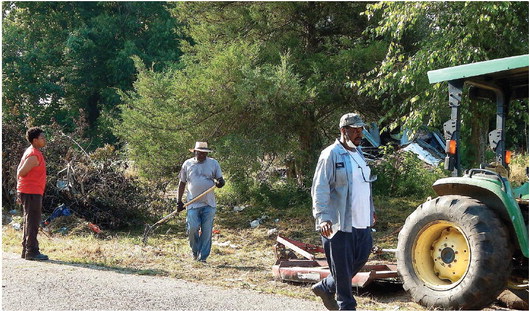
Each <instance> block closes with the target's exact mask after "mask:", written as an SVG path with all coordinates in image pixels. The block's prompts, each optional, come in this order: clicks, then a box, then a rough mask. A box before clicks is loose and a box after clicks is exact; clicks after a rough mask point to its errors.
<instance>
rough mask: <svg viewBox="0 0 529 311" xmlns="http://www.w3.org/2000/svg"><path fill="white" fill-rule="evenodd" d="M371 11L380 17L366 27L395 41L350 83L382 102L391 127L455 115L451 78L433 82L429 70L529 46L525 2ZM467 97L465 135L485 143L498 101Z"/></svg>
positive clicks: (374, 7) (404, 5) (407, 5)
mask: <svg viewBox="0 0 529 311" xmlns="http://www.w3.org/2000/svg"><path fill="white" fill-rule="evenodd" d="M365 14H366V16H367V17H369V18H370V19H371V21H372V22H373V24H372V26H371V27H370V28H369V29H368V30H367V31H366V33H368V34H369V35H370V36H371V40H373V41H379V40H383V41H385V42H387V46H388V49H387V53H386V56H385V58H384V59H383V60H382V62H381V63H380V64H379V65H378V66H376V67H375V68H374V70H372V71H371V72H370V73H369V74H368V75H366V76H365V77H364V78H363V79H357V80H355V81H354V82H353V83H351V85H352V87H353V89H354V90H358V91H360V92H361V93H363V94H366V95H369V96H372V97H374V98H375V99H376V100H380V101H381V102H382V103H383V105H384V106H385V108H386V111H387V114H386V116H385V119H387V120H388V122H389V123H391V127H396V126H399V125H403V126H407V127H411V128H417V127H418V126H420V125H423V124H427V125H432V126H439V125H440V124H442V122H444V121H446V119H448V113H449V109H447V93H446V86H445V85H444V84H435V85H430V84H429V83H428V79H427V74H426V73H427V71H429V70H433V69H439V68H444V67H451V66H456V65H461V64H466V63H471V62H478V61H485V60H490V59H495V58H502V57H508V56H514V55H521V54H527V53H528V52H529V42H528V40H529V10H528V6H527V3H524V2H378V3H376V4H371V5H368V8H367V10H366V12H365ZM463 101H464V103H463V104H464V105H465V106H466V107H469V108H470V109H465V114H464V115H463V118H464V120H465V122H464V123H465V124H466V125H467V126H466V128H467V133H468V134H466V135H468V136H467V137H469V136H471V137H470V138H471V139H472V142H473V145H474V146H480V144H479V142H480V141H483V140H484V138H483V137H485V135H486V132H487V130H488V122H487V121H483V120H489V116H491V114H489V112H490V110H491V109H494V108H491V107H487V106H483V105H476V104H475V103H471V104H469V103H468V102H469V99H468V98H464V99H463ZM522 112H523V113H527V109H525V111H522ZM522 119H523V117H522ZM470 128H472V129H473V131H472V132H471V133H470ZM483 152H484V151H483V149H481V150H479V151H478V152H476V153H475V154H474V155H473V158H474V159H475V160H476V161H477V160H478V159H479V158H481V157H482V156H483Z"/></svg>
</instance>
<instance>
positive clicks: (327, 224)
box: [311, 113, 376, 310]
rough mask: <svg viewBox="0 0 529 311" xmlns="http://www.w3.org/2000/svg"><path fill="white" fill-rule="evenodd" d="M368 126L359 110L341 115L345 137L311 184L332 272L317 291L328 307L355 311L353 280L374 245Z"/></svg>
mask: <svg viewBox="0 0 529 311" xmlns="http://www.w3.org/2000/svg"><path fill="white" fill-rule="evenodd" d="M363 127H364V122H363V121H362V119H361V118H360V116H359V115H358V114H355V113H348V114H345V115H343V116H342V117H341V119H340V133H341V137H340V139H339V140H336V142H335V143H334V144H332V145H331V146H329V147H327V148H326V149H325V150H323V151H322V152H321V154H320V158H319V160H318V165H317V167H316V172H315V174H314V180H313V183H312V191H311V193H312V202H313V205H312V206H313V209H312V212H313V215H314V218H315V219H316V229H317V230H319V231H320V233H321V235H322V243H323V247H324V249H325V255H326V257H327V262H328V264H329V267H330V270H331V274H329V276H328V277H327V278H325V279H323V280H322V281H320V282H318V283H317V284H315V285H314V286H313V287H312V291H313V292H314V293H315V294H316V295H317V296H319V297H321V298H322V300H323V303H324V305H325V307H326V308H327V309H329V310H337V309H339V310H355V309H356V300H355V299H354V297H353V294H352V278H353V277H354V275H355V274H356V273H357V272H358V271H359V270H360V268H362V266H364V264H365V263H366V262H367V259H368V257H369V254H370V251H371V248H372V246H373V240H372V237H371V226H372V225H373V224H374V221H375V213H374V207H373V199H372V196H371V183H372V182H373V181H375V180H376V178H373V177H371V169H370V168H369V166H367V164H366V161H365V158H364V156H363V154H362V150H361V148H360V144H361V142H362V137H363V134H362V131H363ZM335 294H336V297H335Z"/></svg>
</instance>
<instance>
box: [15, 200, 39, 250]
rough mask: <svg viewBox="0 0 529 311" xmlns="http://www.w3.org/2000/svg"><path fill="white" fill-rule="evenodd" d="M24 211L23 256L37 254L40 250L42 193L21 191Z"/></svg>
mask: <svg viewBox="0 0 529 311" xmlns="http://www.w3.org/2000/svg"><path fill="white" fill-rule="evenodd" d="M20 200H21V201H22V208H23V211H24V238H23V239H22V256H24V257H26V256H36V255H38V254H40V252H39V241H37V233H39V224H40V221H41V217H42V195H40V194H27V193H20Z"/></svg>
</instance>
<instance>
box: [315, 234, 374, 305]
mask: <svg viewBox="0 0 529 311" xmlns="http://www.w3.org/2000/svg"><path fill="white" fill-rule="evenodd" d="M322 242H323V248H324V249H325V256H327V263H328V264H329V268H330V269H331V274H329V276H327V277H326V278H325V279H323V280H322V281H321V284H322V287H323V289H324V290H325V291H326V292H328V293H336V300H337V302H338V306H339V307H340V310H354V309H356V300H355V299H354V297H353V286H352V278H353V277H354V276H355V275H356V273H358V271H360V269H361V268H362V267H363V266H364V265H365V263H366V262H367V259H368V258H369V254H370V252H371V248H372V247H373V238H372V237H371V228H367V229H355V228H353V232H342V231H338V232H337V233H336V234H335V235H334V236H333V237H332V239H327V238H325V237H322Z"/></svg>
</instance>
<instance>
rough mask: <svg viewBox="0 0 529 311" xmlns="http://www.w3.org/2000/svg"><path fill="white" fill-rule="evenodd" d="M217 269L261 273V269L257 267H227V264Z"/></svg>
mask: <svg viewBox="0 0 529 311" xmlns="http://www.w3.org/2000/svg"><path fill="white" fill-rule="evenodd" d="M217 268H220V269H235V270H240V271H262V270H263V268H262V267H257V266H235V265H228V264H222V265H218V266H217Z"/></svg>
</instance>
